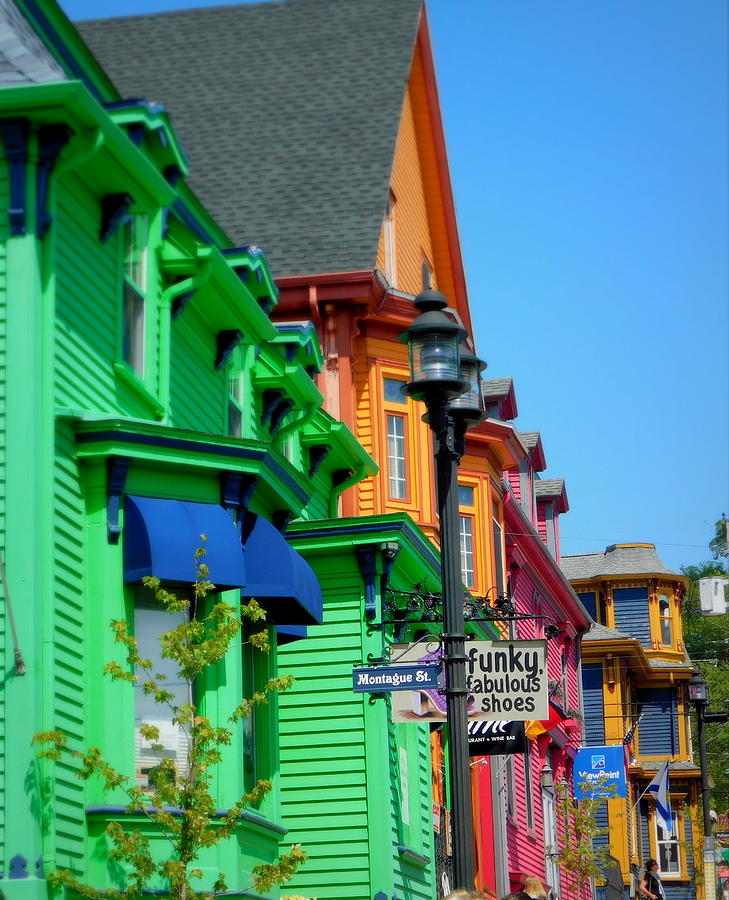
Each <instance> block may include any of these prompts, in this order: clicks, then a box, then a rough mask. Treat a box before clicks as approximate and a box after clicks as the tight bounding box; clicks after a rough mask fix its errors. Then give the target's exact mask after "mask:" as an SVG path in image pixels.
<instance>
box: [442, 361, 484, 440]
mask: <svg viewBox="0 0 729 900" xmlns="http://www.w3.org/2000/svg"><path fill="white" fill-rule="evenodd" d="M485 368H486V363H485V362H484V361H483V360H482V359H479V358H478V357H477V356H476V355H475V354H473V353H471V351H470V350H469V349H468V347H467V346H466V345H465V344H463V345H462V346H461V380H462V381H463V382H465V383H466V384H467V387H466V389H465V391H464V392H463V393H462V394H461V396H460V397H456V398H455V399H453V400H451V401H450V403H449V404H448V409H449V410H450V411H451V412H452V413H453V414H454V415H455V416H457V417H458V418H459V419H460V420H461V421H462V422H463V423H464V424H465V425H466V427H467V428H471V427H472V426H473V425H478V423H479V422H482V421H483V419H484V407H483V397H482V396H481V372H482V371H483V370H484V369H485Z"/></svg>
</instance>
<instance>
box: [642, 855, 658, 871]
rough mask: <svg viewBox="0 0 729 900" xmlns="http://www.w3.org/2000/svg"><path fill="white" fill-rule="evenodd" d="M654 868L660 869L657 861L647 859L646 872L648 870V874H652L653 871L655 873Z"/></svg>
mask: <svg viewBox="0 0 729 900" xmlns="http://www.w3.org/2000/svg"><path fill="white" fill-rule="evenodd" d="M653 866H656V868H657V867H658V863H657V862H656V861H655V859H652V858H651V859H647V860H646V863H645V870H646V872H652V871H653Z"/></svg>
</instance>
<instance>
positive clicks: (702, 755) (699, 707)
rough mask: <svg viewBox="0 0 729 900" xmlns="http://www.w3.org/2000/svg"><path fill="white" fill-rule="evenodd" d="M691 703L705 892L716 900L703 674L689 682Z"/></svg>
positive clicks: (697, 674) (706, 689)
mask: <svg viewBox="0 0 729 900" xmlns="http://www.w3.org/2000/svg"><path fill="white" fill-rule="evenodd" d="M688 695H689V701H690V702H691V703H692V704H693V705H694V706H695V707H696V718H697V721H698V734H697V739H698V742H699V765H700V766H701V800H702V803H703V811H704V891H705V895H706V900H716V875H715V869H714V867H715V859H714V833H713V831H712V828H711V797H710V795H709V763H708V760H707V758H706V734H705V733H704V725H705V716H706V707H707V706H708V703H709V689H708V686H707V684H706V679H705V678H704V676H703V675H702V674H701V672H694V674H693V675H692V676H691V678H689V681H688Z"/></svg>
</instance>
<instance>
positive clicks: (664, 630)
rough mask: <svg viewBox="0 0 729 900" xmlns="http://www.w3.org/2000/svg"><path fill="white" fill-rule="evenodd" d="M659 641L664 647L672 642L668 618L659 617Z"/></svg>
mask: <svg viewBox="0 0 729 900" xmlns="http://www.w3.org/2000/svg"><path fill="white" fill-rule="evenodd" d="M661 643H662V644H663V646H664V647H670V646H671V644H673V629H672V628H671V620H670V619H661Z"/></svg>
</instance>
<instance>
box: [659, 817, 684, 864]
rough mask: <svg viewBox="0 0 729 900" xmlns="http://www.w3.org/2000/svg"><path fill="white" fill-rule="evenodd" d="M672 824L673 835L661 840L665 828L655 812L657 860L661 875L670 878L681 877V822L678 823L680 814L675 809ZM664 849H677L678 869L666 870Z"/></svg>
mask: <svg viewBox="0 0 729 900" xmlns="http://www.w3.org/2000/svg"><path fill="white" fill-rule="evenodd" d="M671 824H672V825H673V832H672V834H671V835H670V836H669V837H668V838H666V837H665V836H664V837H663V838H661V834H662V833H664V829H663V826H662V825H661V822H660V819H659V816H658V815H657V813H656V812H655V811H654V813H653V828H654V832H653V833H654V836H655V840H656V857H655V858H656V860H657V862H658V873H659V875H670V876H674V877H675V876H678V875H681V842H680V831H679V822H678V812H677V811H676V810H675V809H672V810H671ZM663 847H673V848H674V849H675V854H676V857H677V863H676V865H677V868H675V869H664V868H663V864H662V861H661V849H662V848H663Z"/></svg>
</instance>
